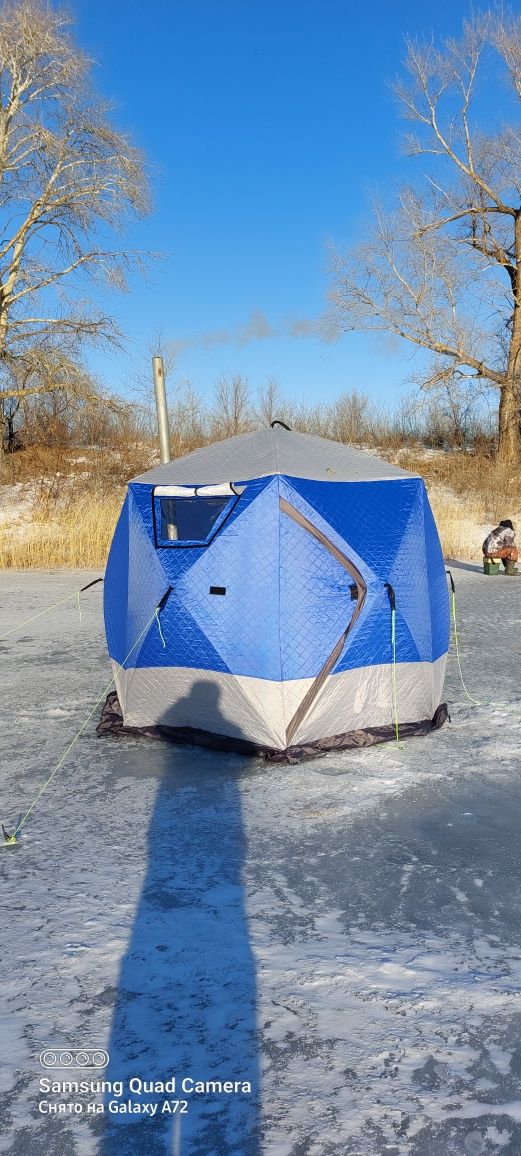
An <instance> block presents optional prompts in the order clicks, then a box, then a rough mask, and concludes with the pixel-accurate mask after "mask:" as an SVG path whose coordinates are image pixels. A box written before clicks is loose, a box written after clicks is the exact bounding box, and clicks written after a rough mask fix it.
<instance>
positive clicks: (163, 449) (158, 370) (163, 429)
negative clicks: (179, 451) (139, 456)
mask: <svg viewBox="0 0 521 1156" xmlns="http://www.w3.org/2000/svg"><path fill="white" fill-rule="evenodd" d="M152 368H153V370H154V390H155V394H156V410H157V429H158V433H159V455H160V458H161V465H164V464H165V462H169V461H170V433H169V430H168V410H167V408H166V391H165V367H164V364H163V358H162V357H153V358H152Z"/></svg>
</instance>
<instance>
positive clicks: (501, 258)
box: [329, 13, 521, 465]
mask: <svg viewBox="0 0 521 1156" xmlns="http://www.w3.org/2000/svg"><path fill="white" fill-rule="evenodd" d="M406 64H407V70H408V74H409V79H408V82H406V83H400V84H399V85H398V86H397V95H398V99H399V102H400V105H401V110H402V113H403V114H404V116H405V118H407V119H408V120H409V121H411V122H412V124H413V131H412V133H411V134H410V135H409V136H408V138H407V151H408V153H409V155H410V156H412V157H421V158H422V174H421V178H420V179H419V180H418V187H415V188H411V187H406V188H403V189H402V190H401V193H400V195H399V198H398V204H397V206H396V210H395V211H394V212H392V213H391V214H389V215H386V214H385V213H384V211H383V210H382V208H381V207H380V206H379V205H375V206H374V227H373V229H372V232H371V235H370V236H368V237H367V239H366V240H364V242H363V244H361V245H360V246H359V247H358V248H357V249H356V250H355V251H353V252H351V253H349V254H347V255H345V256H343V255H341V254H337V255H336V257H335V258H334V262H333V265H334V269H333V281H332V286H331V290H330V301H331V312H330V317H329V326H330V332H332V333H333V334H335V335H338V334H340V333H341V332H345V331H348V330H357V329H366V330H376V331H381V332H384V333H389V332H390V333H395V334H397V335H398V336H399V337H401V338H404V339H405V340H406V341H408V342H410V343H411V344H412V345H413V346H416V347H417V348H419V349H422V350H427V351H429V354H430V355H431V357H430V358H429V361H428V364H427V366H426V367H425V372H424V373H423V372H422V377H421V384H422V385H423V386H424V387H427V388H429V387H431V388H433V387H436V386H437V385H439V384H440V383H441V384H442V385H443V384H446V383H447V382H450V381H454V380H458V379H466V380H468V381H470V382H471V383H472V382H473V383H474V384H479V383H481V384H483V383H486V384H488V385H491V386H493V387H494V388H495V389H496V390H497V391H498V396H499V407H498V409H499V419H498V456H499V459H500V460H501V461H503V462H504V463H506V464H509V465H510V464H512V463H514V462H516V461H518V460H519V456H520V451H521V442H520V402H521V133H520V132H519V127H518V126H512V125H508V124H501V125H492V126H488V127H487V126H485V125H483V124H482V125H481V126H479V124H478V118H477V116H476V115H475V105H476V89H477V86H478V84H479V86H480V87H479V100H480V104H482V99H483V89H484V87H485V86H486V85H487V83H488V84H489V86H491V89H492V97H493V100H492V104H491V107H496V105H497V103H498V100H499V86H500V84H501V82H502V81H503V79H506V80H507V81H508V86H509V89H510V91H508V90H506V92H505V109H506V108H508V107H509V104H510V103H511V100H512V93H513V94H514V96H517V97H519V98H521V17H519V16H515V17H511V16H501V17H497V16H494V15H491V14H490V13H485V14H484V15H481V16H475V17H472V18H471V19H470V20H468V21H467V22H466V23H465V24H464V28H463V35H462V38H461V39H460V40H459V41H456V40H447V41H445V42H444V43H443V45H442V47H441V48H440V49H438V48H436V47H435V45H434V43H430V44H427V45H418V44H415V43H409V45H408V54H407V61H406ZM425 158H427V159H429V164H430V171H429V172H425Z"/></svg>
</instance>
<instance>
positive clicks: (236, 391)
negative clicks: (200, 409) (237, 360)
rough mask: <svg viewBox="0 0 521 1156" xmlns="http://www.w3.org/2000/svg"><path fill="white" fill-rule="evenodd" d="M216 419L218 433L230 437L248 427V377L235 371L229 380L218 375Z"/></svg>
mask: <svg viewBox="0 0 521 1156" xmlns="http://www.w3.org/2000/svg"><path fill="white" fill-rule="evenodd" d="M215 404H216V410H217V414H216V421H217V425H218V429H219V431H220V435H221V436H224V437H232V436H233V435H235V434H239V433H243V431H244V430H245V429H246V428H249V427H250V424H251V422H250V418H249V408H250V389H249V385H248V379H247V378H246V377H242V376H241V374H240V373H236V374H235V375H234V377H232V378H231V380H228V378H227V377H220V378H219V381H218V382H217V385H216V388H215Z"/></svg>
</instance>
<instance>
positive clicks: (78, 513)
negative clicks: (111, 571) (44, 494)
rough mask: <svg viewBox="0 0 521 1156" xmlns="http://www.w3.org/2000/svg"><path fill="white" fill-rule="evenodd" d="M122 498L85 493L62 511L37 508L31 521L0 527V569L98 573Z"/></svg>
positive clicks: (120, 496) (115, 494)
mask: <svg viewBox="0 0 521 1156" xmlns="http://www.w3.org/2000/svg"><path fill="white" fill-rule="evenodd" d="M121 503H122V495H121V493H120V492H119V491H118V492H117V493H113V494H110V495H107V496H103V497H99V496H98V497H95V496H93V495H92V494H89V493H86V494H85V496H84V498H83V499H82V500H81V501H79V500H76V501H75V502H74V503H70V504H69V505H68V506H67V507H66V508H65V509H57V510H54V511H53V513H52V516H51V515H50V513H49V510H48V508H46V507H45V506H40V507H38V508H37V510H36V516H35V517H34V519H33V521H31V522H30V523H28V524H27V525H22V526H19V527H17V528H16V529H14V528H13V526H6V527H5V528H3V527H0V569H4V570H5V569H11V568H12V569H16V570H30V569H35V570H36V569H37V570H54V569H60V568H66V569H81V568H83V567H85V568H86V569H102V568H103V567H104V566H105V563H106V560H107V554H108V550H109V546H110V543H111V540H112V535H113V533H114V527H115V525H116V520H117V517H118V514H119V511H120V509H121Z"/></svg>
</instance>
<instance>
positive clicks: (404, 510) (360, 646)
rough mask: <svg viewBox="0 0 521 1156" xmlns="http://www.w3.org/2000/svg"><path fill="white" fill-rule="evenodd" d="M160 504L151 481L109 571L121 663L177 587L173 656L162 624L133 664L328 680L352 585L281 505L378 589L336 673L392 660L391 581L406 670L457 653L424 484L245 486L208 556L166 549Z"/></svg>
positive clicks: (266, 482)
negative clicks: (160, 541) (159, 544)
mask: <svg viewBox="0 0 521 1156" xmlns="http://www.w3.org/2000/svg"><path fill="white" fill-rule="evenodd" d="M237 480H238V479H237ZM152 492H153V491H152V487H151V486H149V485H146V484H143V483H134V484H133V485H132V486H131V487H130V489H129V493H128V495H127V499H126V501H125V504H124V507H123V510H122V513H121V516H120V519H119V522H118V525H117V528H116V531H115V535H114V540H113V543H112V547H111V551H110V555H109V560H108V564H107V572H106V579H105V621H106V631H107V640H108V645H109V652H110V654H111V656H112V657H114V658H116V659H117V660H118V661H119V662H121V661H123V659H124V658H125V656H126V655H127V653H128V651H129V649H130V648H131V646H132V645H133V643H134V642H135V640H136V638H137V637H138V635H139V633H140V632H141V631H142V630H143V627H144V625H145V624H146V623H147V621H148V620H149V619H150V618H151V617H152V615H153V612H154V608H155V606H156V605H157V603H158V602H159V600H160V599H161V597H162V596H163V594H164V593H165V592H166V590H167V589H168V587H169V586H171V587H172V588H173V589H172V593H171V594H170V595H169V598H168V600H167V602H166V605H165V606H164V608H163V609H162V611H161V624H162V630H163V635H164V638H165V641H166V647H165V648H163V645H162V642H161V637H160V634H159V630H158V628H157V624H156V623H155V622H153V623H152V624H151V627H150V629H149V631H148V632H147V635H146V638H144V639H143V642H142V643H140V645H139V647H138V648H136V651H135V652H134V654H133V655H132V656H131V658H130V660H129V662H128V665H139V666H187V667H191V668H199V669H205V670H215V671H223V672H231V673H234V674H243V675H251V676H252V677H257V678H268V679H273V680H279V679H281V678H288V679H293V678H312V677H315V676H316V675H317V674H318V672H319V671H320V669H321V668H322V666H323V664H324V662H325V661H326V660H327V658H328V657H329V654H330V653H331V651H332V650H333V648H334V646H335V645H336V643H337V641H338V639H339V638H340V636H341V634H342V633H343V631H344V630H345V628H346V625H347V623H348V622H349V621H350V619H351V615H352V613H353V610H354V608H355V605H356V604H355V603H354V602H352V601H351V597H350V590H349V587H350V584H351V581H352V579H351V577H350V576H349V574H348V573H347V572H346V571H345V569H344V567H343V566H342V564H341V563H340V562H339V561H338V560H337V559H336V558H335V557H334V556H333V555H332V554H331V553H330V552H329V551H328V550H327V548H326V547H325V546H324V545H323V544H322V543H320V542H319V541H317V540H316V539H315V538H314V537H313V536H312V535H310V534H309V533H308V532H307V531H306V530H305V528H303V527H302V526H299V525H298V524H297V523H295V522H294V521H293V520H292V519H291V518H289V517H288V516H287V515H286V514H284V513H282V512H280V510H279V493H280V494H281V495H282V496H284V497H285V498H286V499H287V500H288V501H289V502H290V504H292V505H293V506H295V507H296V508H297V509H298V510H299V511H300V512H301V513H302V514H303V515H304V517H306V518H308V519H309V521H310V522H312V523H313V524H314V525H315V526H317V527H318V528H319V529H320V530H321V531H322V532H323V533H324V534H325V535H326V537H328V538H329V539H330V540H331V541H332V543H333V544H334V546H336V547H337V548H338V549H339V550H340V551H342V553H343V554H345V555H346V556H347V557H348V558H349V559H351V560H352V561H353V562H354V564H355V566H356V567H357V568H358V569H359V570H360V571H361V573H362V575H363V577H364V580H365V582H366V584H367V597H366V601H365V604H364V607H363V610H362V613H361V614H360V616H359V618H358V620H357V623H356V625H355V626H354V628H353V630H352V632H351V633H350V634H349V636H348V639H347V642H346V645H345V647H344V650H343V652H342V654H341V656H340V659H339V660H338V662H337V665H336V667H335V670H336V671H340V670H346V669H353V668H357V667H361V666H369V665H374V664H379V663H382V662H384V663H385V662H390V661H391V649H390V607H389V599H388V595H387V591H386V589H385V585H384V583H385V582H386V581H388V582H391V583H392V585H393V587H394V588H395V592H396V605H397V616H396V622H397V658H398V661H399V662H414V661H433V660H435V659H436V658H438V657H439V656H440V655H441V654H443V653H445V651H446V650H447V645H448V597H447V588H446V579H445V572H444V564H443V558H442V555H441V549H440V545H439V540H438V536H437V532H436V527H435V524H434V520H433V518H432V513H431V511H430V507H429V505H428V500H427V497H426V493H425V487H424V485H423V482H422V481H421V479H416V478H408V477H405V478H403V479H402V478H399V479H396V480H392V481H387V482H360V483H359V482H349V483H339V482H317V481H315V482H313V481H305V480H303V479H294V478H284V477H279V476H276V477H273V478H262V479H258V480H257V481H253V482H248V483H247V485H246V489H245V491H244V493H243V494H242V495H241V497H240V498H239V500H238V502H237V505H236V507H235V508H234V509H233V511H232V512H231V514H230V516H229V518H227V520H226V521H225V523H224V525H223V526H222V527H221V528H220V529H219V530H218V532H217V534H216V537H215V538H214V539H213V540H212V542H211V543H210V545H209V546H207V547H184V546H182V545H181V546H173V547H166V548H157V549H156V548H155V546H154V537H153V521H152ZM210 587H218V588H224V589H225V591H226V593H225V594H224V595H219V594H217V595H216V594H212V593H211V592H210Z"/></svg>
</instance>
